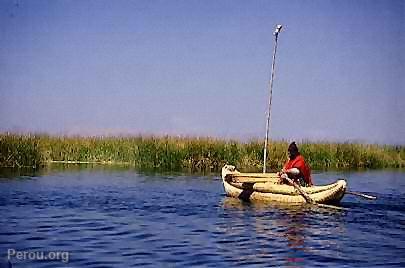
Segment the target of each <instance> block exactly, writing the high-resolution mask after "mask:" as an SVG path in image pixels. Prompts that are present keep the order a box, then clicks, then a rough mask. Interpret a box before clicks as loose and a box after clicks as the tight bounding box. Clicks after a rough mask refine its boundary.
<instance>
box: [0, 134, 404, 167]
mask: <svg viewBox="0 0 405 268" xmlns="http://www.w3.org/2000/svg"><path fill="white" fill-rule="evenodd" d="M287 146H288V143H287V142H286V141H271V142H270V143H269V148H268V150H269V157H268V162H267V166H268V167H270V169H272V170H277V169H280V168H281V167H282V165H283V163H284V162H285V161H286V159H287V156H286V148H287ZM298 146H299V148H300V151H301V153H302V154H303V155H304V157H305V158H306V159H307V161H308V162H309V164H310V166H311V167H312V168H313V169H333V168H388V167H391V168H401V167H405V147H404V146H389V145H374V144H357V143H327V142H318V143H314V142H306V141H304V142H300V143H298ZM52 162H74V163H77V162H82V163H111V164H128V165H132V166H135V167H137V168H140V169H160V170H185V169H186V170H190V171H219V170H220V169H221V167H222V166H223V165H225V164H233V165H235V166H237V167H238V168H239V169H241V170H251V171H258V170H260V169H262V167H263V164H262V162H263V142H262V141H261V140H252V141H249V142H239V141H236V140H224V139H215V138H208V137H206V138H198V137H171V136H164V137H155V136H134V137H64V136H49V135H32V134H28V135H19V134H0V166H7V167H27V166H28V167H34V168H38V167H40V166H43V165H47V164H48V163H52Z"/></svg>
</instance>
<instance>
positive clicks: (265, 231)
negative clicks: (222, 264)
mask: <svg viewBox="0 0 405 268" xmlns="http://www.w3.org/2000/svg"><path fill="white" fill-rule="evenodd" d="M222 207H223V208H224V209H226V210H232V213H233V214H235V213H236V214H238V215H239V216H237V217H233V221H232V223H230V225H229V227H228V228H227V229H226V230H227V232H226V233H227V234H228V235H233V236H239V237H242V236H243V235H244V230H245V229H246V227H247V224H249V223H247V222H246V221H244V220H243V219H244V217H243V214H245V213H246V214H252V213H253V214H252V219H254V221H253V222H252V223H251V224H252V227H254V228H251V230H252V231H254V233H253V234H250V235H249V236H250V237H256V238H259V239H262V240H263V241H264V243H262V244H261V247H260V248H261V251H258V252H257V254H256V255H255V256H250V257H252V258H256V259H261V258H263V257H265V258H269V259H273V260H276V261H278V262H280V264H283V265H286V266H290V267H300V266H302V265H304V264H305V255H311V254H317V253H316V252H317V247H316V246H317V245H319V246H320V247H322V248H324V249H325V248H327V247H336V248H337V247H339V245H336V244H335V245H332V244H331V243H330V241H329V240H326V241H325V240H322V239H319V238H320V237H330V236H332V235H333V233H334V234H343V233H344V229H345V224H344V222H342V221H340V220H339V218H340V216H341V215H342V213H344V212H342V211H339V210H329V209H324V208H317V207H313V206H306V205H294V204H272V203H266V202H251V203H250V202H244V201H241V200H238V199H235V198H230V197H225V198H224V199H223V200H222ZM314 217H316V218H319V217H321V218H325V220H331V219H332V220H334V222H335V224H333V225H334V226H333V228H332V226H328V227H327V228H324V227H323V226H322V222H316V224H314V221H313V218H314ZM235 226H239V227H240V228H235ZM332 232H333V233H332ZM332 243H333V242H332ZM286 246H287V247H288V250H285V248H284V247H286ZM269 247H271V248H272V250H268V249H269ZM244 251H245V249H244V248H241V252H239V253H237V255H241V256H243V252H244ZM283 252H284V253H285V254H284V253H283ZM276 253H278V254H276ZM280 254H281V255H284V256H283V258H282V259H283V260H284V261H282V260H277V259H278V257H279V255H280Z"/></svg>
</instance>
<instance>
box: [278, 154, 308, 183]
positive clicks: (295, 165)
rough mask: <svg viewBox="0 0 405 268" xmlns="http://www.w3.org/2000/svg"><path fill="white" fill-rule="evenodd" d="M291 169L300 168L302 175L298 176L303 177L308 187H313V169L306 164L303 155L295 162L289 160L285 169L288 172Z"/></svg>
mask: <svg viewBox="0 0 405 268" xmlns="http://www.w3.org/2000/svg"><path fill="white" fill-rule="evenodd" d="M290 168H298V169H299V171H300V174H298V177H303V178H304V180H305V182H306V183H307V184H308V185H313V183H312V178H311V169H310V168H309V166H308V165H307V164H306V163H305V160H304V157H302V155H298V156H297V157H295V158H294V159H293V160H288V161H287V162H286V163H285V165H284V169H285V170H287V169H290Z"/></svg>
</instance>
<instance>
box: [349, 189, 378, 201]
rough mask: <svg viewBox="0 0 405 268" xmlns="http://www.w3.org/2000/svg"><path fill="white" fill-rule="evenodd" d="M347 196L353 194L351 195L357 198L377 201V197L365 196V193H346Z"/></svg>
mask: <svg viewBox="0 0 405 268" xmlns="http://www.w3.org/2000/svg"><path fill="white" fill-rule="evenodd" d="M346 194H351V195H355V196H360V197H363V198H365V199H369V200H375V199H377V197H376V196H372V195H368V194H363V193H359V192H351V191H346Z"/></svg>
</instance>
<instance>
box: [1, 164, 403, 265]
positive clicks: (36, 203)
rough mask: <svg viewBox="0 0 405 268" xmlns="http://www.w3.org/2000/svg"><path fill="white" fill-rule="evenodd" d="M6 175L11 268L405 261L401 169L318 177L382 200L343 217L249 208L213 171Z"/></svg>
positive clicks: (5, 243)
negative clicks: (341, 182)
mask: <svg viewBox="0 0 405 268" xmlns="http://www.w3.org/2000/svg"><path fill="white" fill-rule="evenodd" d="M0 177H1V179H0V226H1V229H0V254H1V258H2V261H3V263H4V261H5V262H7V254H8V253H9V254H11V255H12V254H14V255H12V256H11V259H10V262H11V263H12V264H13V267H133V266H142V267H144V266H150V267H190V266H203V267H232V266H239V265H240V266H249V265H251V266H255V267H269V266H291V267H302V266H311V267H313V266H319V267H331V266H339V267H342V266H347V267H372V266H398V267H401V266H402V267H404V266H405V172H403V171H366V172H364V171H363V172H328V173H316V174H314V179H315V182H316V183H318V184H323V183H329V182H332V181H333V180H335V179H336V178H338V177H345V178H346V179H347V180H348V183H349V188H350V189H351V190H352V191H362V192H366V193H368V194H371V195H375V196H377V197H378V199H377V200H376V201H367V200H364V199H360V198H358V197H354V196H349V195H346V196H345V197H344V198H343V200H342V202H341V206H343V207H345V208H347V209H348V210H346V211H338V210H333V209H324V208H317V207H314V206H300V207H289V206H280V205H279V206H277V205H271V204H263V203H243V202H241V201H239V200H237V199H232V198H228V197H226V196H225V194H224V190H223V187H222V183H221V181H220V178H219V175H215V174H214V175H211V176H202V175H182V174H151V173H139V172H136V171H133V170H130V169H121V170H114V169H109V168H101V169H100V168H95V169H94V168H93V169H83V170H72V169H66V170H64V171H60V170H58V171H52V170H51V171H47V172H44V173H42V174H39V175H35V176H22V175H13V174H11V175H10V174H5V173H4V172H3V175H0ZM12 250H14V251H12ZM24 252H25V253H24ZM41 252H42V254H43V255H42V256H41V255H40V253H41ZM17 254H20V255H19V257H21V258H18V255H17ZM22 254H25V256H24V255H22ZM34 254H37V255H35V256H36V257H35V256H34ZM57 254H59V255H57ZM44 256H45V257H48V258H50V259H52V260H49V259H48V260H33V259H35V258H37V259H38V258H43V257H44ZM24 258H25V259H24Z"/></svg>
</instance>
